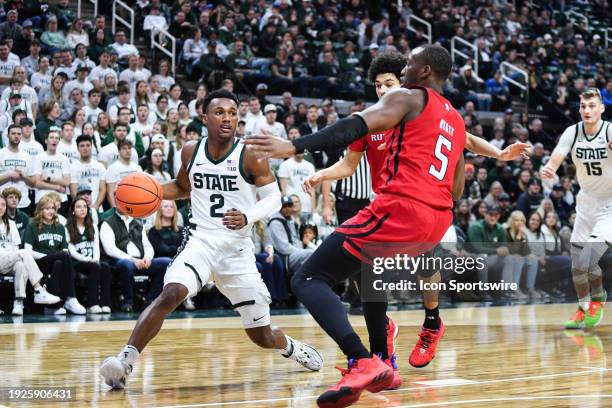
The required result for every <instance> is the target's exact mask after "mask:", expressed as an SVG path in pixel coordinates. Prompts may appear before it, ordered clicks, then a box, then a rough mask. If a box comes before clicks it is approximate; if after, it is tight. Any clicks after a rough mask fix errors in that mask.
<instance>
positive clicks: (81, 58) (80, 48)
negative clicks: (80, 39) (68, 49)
mask: <svg viewBox="0 0 612 408" xmlns="http://www.w3.org/2000/svg"><path fill="white" fill-rule="evenodd" d="M74 53H75V55H76V58H75V59H74V61H73V62H72V67H73V68H74V69H75V71H76V69H77V68H78V66H79V65H87V66H88V67H89V72H91V70H93V69H94V68H95V67H96V63H95V62H93V61H92V60H91V59H90V58H89V57H88V56H87V47H86V46H85V45H83V44H78V45H77V46H76V48H75V52H74Z"/></svg>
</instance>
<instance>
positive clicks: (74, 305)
mask: <svg viewBox="0 0 612 408" xmlns="http://www.w3.org/2000/svg"><path fill="white" fill-rule="evenodd" d="M64 307H65V308H66V310H68V311H69V312H70V313H73V314H77V315H82V314H85V313H87V311H86V310H85V308H84V307H83V306H82V305H81V304H80V303H79V301H78V300H77V298H74V297H71V298H68V299H66V302H65V303H64Z"/></svg>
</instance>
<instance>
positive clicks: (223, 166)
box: [100, 90, 323, 388]
mask: <svg viewBox="0 0 612 408" xmlns="http://www.w3.org/2000/svg"><path fill="white" fill-rule="evenodd" d="M203 109H204V112H206V115H205V119H206V122H207V127H208V137H207V138H204V139H201V140H200V141H199V142H198V143H197V145H196V144H195V143H188V144H186V145H185V146H184V147H183V149H182V150H181V162H182V163H183V164H182V165H181V169H180V171H179V173H178V176H177V178H176V180H173V181H171V182H169V183H165V184H163V185H162V189H163V198H164V199H165V200H179V199H184V198H187V197H189V198H190V199H191V212H192V214H193V215H192V217H191V219H190V222H191V224H192V225H195V227H192V228H191V229H190V231H189V234H188V235H189V236H188V237H187V239H186V240H185V241H184V242H183V245H182V246H181V248H180V249H179V252H178V254H177V255H176V256H175V258H174V260H173V261H172V263H171V264H170V266H169V267H168V270H167V272H166V275H165V277H164V289H163V291H162V293H161V294H160V295H159V297H158V298H157V299H155V301H153V303H152V304H151V305H150V306H149V307H147V308H146V309H145V311H144V312H142V314H141V315H140V317H139V319H138V322H137V323H136V327H135V328H134V330H133V331H132V335H131V336H130V339H129V341H128V344H127V345H126V346H125V347H124V348H123V350H122V351H121V352H120V353H119V355H118V356H117V357H109V358H107V359H106V360H105V361H104V363H103V364H102V367H101V368H100V373H101V374H102V376H103V377H104V380H105V382H106V384H108V385H110V386H111V387H113V388H123V387H125V383H126V380H127V377H128V375H129V374H130V373H131V372H132V367H133V364H134V361H135V360H136V358H137V357H138V355H139V353H141V352H142V350H143V349H144V347H145V346H146V345H147V343H148V342H149V341H151V339H153V337H155V335H156V334H157V333H158V332H159V329H160V328H161V326H162V323H163V322H164V319H165V318H166V316H167V315H168V314H169V313H171V312H172V311H173V310H174V309H175V308H176V307H177V306H179V305H180V304H181V303H182V302H183V301H184V300H185V299H186V298H187V297H193V296H195V295H196V294H197V293H198V292H199V291H200V290H201V289H202V287H203V286H204V285H206V283H207V282H209V281H211V280H214V282H215V284H216V285H217V288H218V289H219V290H220V291H221V293H223V294H224V295H225V296H226V297H227V298H228V299H229V300H230V302H231V303H232V306H233V307H234V309H235V310H236V311H238V312H239V313H240V316H241V318H242V323H243V326H244V328H245V331H246V333H247V335H248V336H249V338H250V339H251V341H252V342H253V343H255V344H256V345H258V346H260V347H262V348H275V349H277V350H279V352H280V353H281V354H282V355H283V356H284V357H287V358H291V359H293V360H295V361H297V362H298V363H299V364H301V365H302V366H304V367H306V368H307V369H309V370H312V371H318V370H320V369H321V366H322V363H323V360H322V358H321V355H320V354H319V353H318V352H317V350H315V349H314V348H313V347H311V346H309V345H306V344H303V343H301V342H299V341H297V340H294V339H292V338H291V337H289V336H286V335H285V334H284V333H283V332H282V331H281V330H280V329H279V328H277V327H271V326H270V308H269V303H270V294H269V293H268V290H267V288H266V286H265V284H264V283H263V281H262V279H261V275H260V274H259V272H258V271H257V268H256V266H255V255H254V253H253V243H252V241H251V239H250V236H251V228H252V226H253V224H254V223H255V222H256V221H258V220H261V219H264V218H267V217H269V216H270V215H272V214H274V213H275V212H277V211H278V210H279V208H280V204H281V194H280V191H279V189H278V185H277V183H276V180H275V179H274V176H273V175H272V173H271V171H270V166H269V164H268V161H267V160H262V161H258V158H259V157H258V156H255V154H254V153H253V152H250V151H248V150H246V149H245V145H243V144H241V143H239V141H238V139H237V138H235V132H236V126H237V124H238V99H237V98H236V96H235V95H234V94H233V93H231V92H228V91H225V90H218V91H214V92H211V93H209V94H208V95H207V96H206V98H205V100H204V106H203ZM257 196H259V200H257Z"/></svg>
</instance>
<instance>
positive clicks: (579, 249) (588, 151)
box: [541, 88, 612, 329]
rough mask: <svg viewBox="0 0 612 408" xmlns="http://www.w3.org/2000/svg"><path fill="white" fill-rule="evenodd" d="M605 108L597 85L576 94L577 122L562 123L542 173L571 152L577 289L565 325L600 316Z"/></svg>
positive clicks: (607, 210)
mask: <svg viewBox="0 0 612 408" xmlns="http://www.w3.org/2000/svg"><path fill="white" fill-rule="evenodd" d="M604 111H605V106H604V104H603V99H602V97H601V94H600V93H599V91H598V90H597V89H595V88H590V89H588V90H586V91H585V92H583V93H582V94H581V95H580V116H581V118H582V122H579V123H577V124H575V125H572V126H570V127H568V128H567V129H565V132H563V134H562V135H561V138H560V139H559V144H558V145H557V147H555V150H554V151H553V152H552V154H551V158H550V161H549V162H548V163H547V164H546V166H545V167H544V168H543V169H542V171H541V173H542V178H553V177H554V176H555V173H556V172H557V169H558V168H559V166H560V165H561V163H563V160H564V159H565V157H566V156H567V154H568V153H570V152H571V155H572V161H573V162H574V165H575V166H576V177H577V179H578V183H579V184H580V189H581V190H580V193H578V197H577V198H576V222H575V224H574V230H573V232H572V237H571V242H572V247H571V252H572V279H573V281H574V286H575V288H576V293H577V294H578V303H579V306H578V311H577V312H576V313H575V314H574V316H572V317H571V318H570V320H568V321H566V322H565V328H566V329H583V328H591V327H595V326H597V325H598V324H599V322H601V319H602V318H603V306H604V303H605V301H606V291H605V290H604V288H603V279H602V270H601V267H600V265H599V261H600V259H601V257H602V256H603V255H604V254H605V253H606V251H607V250H608V248H610V247H611V246H612V124H610V122H607V121H604V120H602V119H601V115H602V114H603V113H604Z"/></svg>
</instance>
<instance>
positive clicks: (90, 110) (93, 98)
mask: <svg viewBox="0 0 612 408" xmlns="http://www.w3.org/2000/svg"><path fill="white" fill-rule="evenodd" d="M101 99H102V94H101V93H100V91H99V90H97V89H96V88H92V89H90V90H89V92H87V105H85V106H84V107H83V110H84V111H85V121H86V122H89V123H96V121H97V120H98V115H99V114H100V113H102V112H104V111H103V110H102V109H100V106H99V105H100V100H101Z"/></svg>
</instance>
